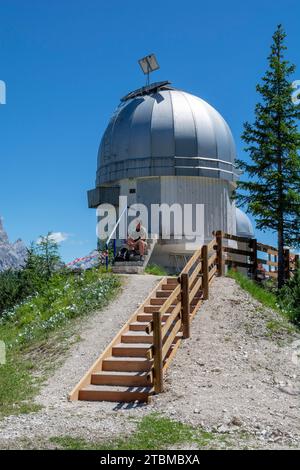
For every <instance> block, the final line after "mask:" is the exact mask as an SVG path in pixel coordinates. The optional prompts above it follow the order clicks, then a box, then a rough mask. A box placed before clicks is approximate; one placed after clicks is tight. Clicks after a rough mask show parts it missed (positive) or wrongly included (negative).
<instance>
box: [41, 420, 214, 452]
mask: <svg viewBox="0 0 300 470" xmlns="http://www.w3.org/2000/svg"><path fill="white" fill-rule="evenodd" d="M214 438H215V436H214V434H213V433H209V432H206V431H203V430H202V429H199V428H193V427H192V426H189V425H187V424H183V423H180V422H177V421H173V420H171V419H169V418H165V417H161V416H159V415H158V414H150V415H148V416H145V417H144V418H143V419H142V420H141V421H139V422H138V424H137V429H136V431H135V432H134V433H132V434H131V435H129V436H128V437H127V438H117V439H115V440H111V441H102V442H99V443H92V442H87V441H85V440H84V439H78V438H73V437H70V436H66V437H54V438H51V439H50V442H52V443H54V444H56V445H57V446H58V447H59V448H62V449H65V450H74V449H81V450H159V449H166V448H168V447H171V446H176V445H179V444H185V443H188V444H196V445H197V447H200V448H201V447H206V446H207V445H208V444H209V442H210V441H212V440H214Z"/></svg>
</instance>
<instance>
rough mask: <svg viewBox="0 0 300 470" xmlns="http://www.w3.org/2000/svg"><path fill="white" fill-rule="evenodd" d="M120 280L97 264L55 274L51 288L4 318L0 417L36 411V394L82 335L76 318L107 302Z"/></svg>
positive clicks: (0, 329) (1, 324)
mask: <svg viewBox="0 0 300 470" xmlns="http://www.w3.org/2000/svg"><path fill="white" fill-rule="evenodd" d="M119 286H120V281H119V279H118V278H117V277H116V276H113V275H112V274H104V273H103V272H101V271H99V270H92V271H89V272H86V273H85V274H83V275H81V276H75V277H74V275H72V274H71V275H69V276H66V275H64V276H56V277H55V278H54V279H53V280H52V281H51V283H50V284H49V286H48V289H47V290H46V291H45V292H44V293H43V294H40V295H38V296H36V297H34V298H31V299H29V300H27V301H26V302H24V303H23V304H22V305H20V306H18V307H16V308H15V309H14V310H12V311H11V312H8V314H7V315H6V316H4V318H3V319H2V320H1V321H0V340H1V341H4V343H5V345H6V364H3V365H0V417H3V416H5V415H8V414H17V413H25V412H30V411H35V410H36V409H37V405H35V404H33V403H32V398H33V397H34V395H35V394H36V393H37V391H38V387H39V385H40V384H41V382H42V380H44V379H45V378H46V377H47V375H48V374H49V372H50V371H51V370H52V368H53V363H56V362H57V360H58V358H61V356H62V353H63V352H64V351H65V350H66V349H68V347H69V346H70V345H71V344H72V343H74V341H77V340H78V336H77V335H76V334H75V324H76V321H75V320H76V318H78V317H80V316H82V315H85V314H88V313H90V312H92V311H94V310H96V309H100V308H103V307H104V306H105V305H106V304H107V303H108V302H109V300H110V299H111V298H112V297H113V296H115V294H116V291H117V290H118V289H119Z"/></svg>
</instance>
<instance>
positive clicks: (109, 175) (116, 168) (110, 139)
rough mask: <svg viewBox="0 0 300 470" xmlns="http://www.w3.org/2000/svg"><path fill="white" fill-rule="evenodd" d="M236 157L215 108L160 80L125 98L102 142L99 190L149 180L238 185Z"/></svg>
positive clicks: (97, 181)
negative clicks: (209, 180) (179, 179)
mask: <svg viewBox="0 0 300 470" xmlns="http://www.w3.org/2000/svg"><path fill="white" fill-rule="evenodd" d="M235 156H236V150H235V144H234V140H233V137H232V134H231V131H230V129H229V127H228V125H227V123H226V122H225V120H224V119H223V118H222V116H221V115H220V114H219V113H218V112H217V111H216V110H215V109H214V108H213V107H212V106H210V105H209V104H208V103H206V102H205V101H203V100H202V99H200V98H198V97H197V96H194V95H191V94H190V93H186V92H184V91H181V90H177V89H174V88H172V87H171V86H170V85H169V82H160V83H156V84H152V85H150V86H149V87H144V88H141V89H140V90H137V91H135V92H132V93H130V94H129V95H127V96H126V97H124V98H123V99H122V100H121V104H120V105H119V107H118V108H117V110H116V111H115V113H114V115H113V116H112V118H111V120H110V122H109V124H108V127H107V129H106V131H105V133H104V135H103V138H102V141H101V144H100V148H99V154H98V169H97V180H96V186H100V185H102V184H104V185H105V184H107V183H111V182H113V181H117V180H121V179H123V178H139V177H149V176H204V177H212V178H220V179H225V180H229V181H234V180H235V171H234V161H235Z"/></svg>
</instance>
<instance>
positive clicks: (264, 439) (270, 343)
mask: <svg viewBox="0 0 300 470" xmlns="http://www.w3.org/2000/svg"><path fill="white" fill-rule="evenodd" d="M157 281H158V278H154V277H153V276H145V275H141V276H139V275H135V276H131V277H130V278H129V279H128V280H127V282H128V285H127V289H125V290H124V291H123V293H122V294H121V295H120V296H119V297H118V299H116V300H115V301H114V302H112V303H111V305H110V306H109V308H107V309H106V311H105V312H102V313H96V314H95V315H93V316H92V317H90V318H89V319H88V320H86V325H85V326H84V328H83V331H82V332H81V336H82V338H83V341H81V342H80V343H78V344H77V345H75V346H74V347H73V349H72V350H71V351H70V353H69V355H68V358H67V359H66V362H65V363H64V365H63V366H62V367H61V368H59V369H58V370H57V372H56V373H55V374H54V375H53V376H52V378H51V379H50V380H49V381H48V383H47V384H46V385H45V386H44V387H43V390H42V392H41V394H40V396H39V397H38V398H37V402H38V403H40V404H42V405H43V406H44V408H43V409H42V410H41V411H39V412H37V413H32V414H29V415H23V416H11V417H7V418H5V419H4V420H3V421H1V422H0V448H1V447H2V448H7V447H24V446H27V447H28V446H33V447H37V446H38V443H39V441H45V440H47V439H48V438H49V437H51V436H60V435H61V436H66V435H69V436H73V437H75V436H78V437H83V438H85V439H91V440H94V439H95V440H99V439H101V438H105V439H109V438H111V437H114V436H116V435H120V434H121V435H122V436H124V435H125V434H126V433H129V432H130V431H132V430H134V429H135V426H136V424H135V423H134V421H133V420H130V419H128V418H129V417H139V418H140V417H142V416H143V415H145V414H148V413H153V412H154V411H156V412H159V413H161V414H164V415H167V416H169V417H171V418H172V419H176V420H180V421H183V422H186V423H189V424H192V425H196V426H197V425H201V426H203V427H204V428H205V429H206V430H211V431H214V432H215V433H216V435H219V436H220V447H224V445H225V444H224V440H223V439H222V437H224V436H228V437H229V438H230V437H231V438H232V443H231V445H230V446H233V447H241V448H245V447H248V448H278V449H279V448H289V447H296V448H300V408H299V404H300V403H299V400H300V378H299V363H298V364H297V361H296V360H295V357H296V355H295V354H293V353H294V352H295V347H296V346H297V345H299V338H300V337H299V335H298V336H297V335H296V334H295V333H290V332H288V331H287V330H286V329H285V327H284V326H281V325H280V324H278V319H280V318H279V317H278V316H277V314H275V313H274V312H272V311H270V310H268V309H265V308H263V307H262V306H261V305H260V304H259V303H258V302H256V301H255V300H253V299H252V298H250V296H249V295H248V294H247V293H245V292H244V291H242V290H241V289H240V288H239V287H238V286H237V285H236V284H235V282H234V281H233V280H231V279H228V278H220V279H216V280H215V281H214V284H213V286H212V288H211V295H210V300H209V301H208V302H206V303H205V304H204V305H203V306H202V307H201V309H200V311H199V313H198V315H197V316H196V317H195V319H194V321H193V323H192V338H190V339H189V340H186V341H184V342H183V343H182V345H181V346H180V348H179V350H178V353H177V355H176V358H175V359H174V361H173V363H172V364H171V367H170V369H169V372H168V374H167V378H166V387H165V389H166V390H165V393H163V394H161V395H158V396H155V397H154V398H153V400H152V403H151V404H150V405H148V406H143V405H139V406H132V405H120V404H116V403H104V402H103V403H88V402H73V403H69V402H68V401H67V400H66V395H67V392H69V391H70V389H71V388H72V386H73V385H74V384H75V383H76V381H77V380H78V379H79V378H80V377H81V376H82V375H83V373H84V372H85V371H86V369H87V367H88V366H89V365H90V364H91V363H92V362H93V361H94V359H95V358H96V357H97V356H98V355H99V353H100V352H101V351H102V350H103V348H104V347H105V346H106V345H107V344H108V342H109V341H110V340H111V338H112V337H113V336H114V335H115V333H116V332H117V331H118V330H119V328H120V327H121V326H122V325H123V324H124V322H125V321H126V320H127V319H128V317H129V315H130V314H131V313H132V312H133V311H134V309H135V308H136V307H137V304H138V303H140V302H142V301H143V299H144V298H145V297H146V295H147V294H148V293H149V291H150V289H151V288H153V287H154V285H155V282H157ZM137 286H138V290H137ZM24 439H26V443H25V441H24ZM226 445H227V444H226Z"/></svg>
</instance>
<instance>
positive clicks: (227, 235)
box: [223, 233, 251, 243]
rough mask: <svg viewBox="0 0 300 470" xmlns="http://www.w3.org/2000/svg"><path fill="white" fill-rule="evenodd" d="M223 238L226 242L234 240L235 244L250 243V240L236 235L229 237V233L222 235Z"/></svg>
mask: <svg viewBox="0 0 300 470" xmlns="http://www.w3.org/2000/svg"><path fill="white" fill-rule="evenodd" d="M223 238H226V239H227V240H235V241H237V242H244V243H249V242H250V241H251V238H248V237H238V236H237V235H231V234H230V233H224V234H223Z"/></svg>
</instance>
